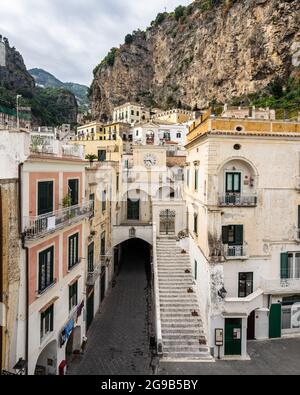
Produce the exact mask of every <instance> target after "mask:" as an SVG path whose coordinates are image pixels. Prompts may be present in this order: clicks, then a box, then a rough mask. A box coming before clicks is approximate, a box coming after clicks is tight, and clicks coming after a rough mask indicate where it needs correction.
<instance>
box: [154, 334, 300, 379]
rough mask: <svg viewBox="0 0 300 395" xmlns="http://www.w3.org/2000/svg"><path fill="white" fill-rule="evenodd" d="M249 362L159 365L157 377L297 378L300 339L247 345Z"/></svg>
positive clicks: (299, 360) (299, 370) (299, 368)
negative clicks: (266, 376) (237, 376)
mask: <svg viewBox="0 0 300 395" xmlns="http://www.w3.org/2000/svg"><path fill="white" fill-rule="evenodd" d="M248 354H249V356H250V357H251V361H217V362H216V363H201V364H195V363H167V362H166V363H165V362H161V363H160V368H159V370H158V374H159V375H299V374H300V338H293V339H279V340H270V341H257V342H249V345H248Z"/></svg>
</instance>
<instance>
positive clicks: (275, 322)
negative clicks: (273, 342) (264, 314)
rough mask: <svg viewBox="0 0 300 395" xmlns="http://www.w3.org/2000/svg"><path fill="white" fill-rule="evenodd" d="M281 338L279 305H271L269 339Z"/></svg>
mask: <svg viewBox="0 0 300 395" xmlns="http://www.w3.org/2000/svg"><path fill="white" fill-rule="evenodd" d="M280 337H281V304H279V303H276V304H272V306H271V309H270V315H269V338H270V339H277V338H280Z"/></svg>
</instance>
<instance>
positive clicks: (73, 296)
mask: <svg viewBox="0 0 300 395" xmlns="http://www.w3.org/2000/svg"><path fill="white" fill-rule="evenodd" d="M77 305H78V281H76V283H74V284H73V285H70V286H69V311H72V310H73V309H74V308H75V307H76V306H77Z"/></svg>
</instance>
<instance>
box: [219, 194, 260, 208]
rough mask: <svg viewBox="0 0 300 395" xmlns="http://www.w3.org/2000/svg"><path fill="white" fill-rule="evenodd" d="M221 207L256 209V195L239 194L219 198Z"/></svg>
mask: <svg viewBox="0 0 300 395" xmlns="http://www.w3.org/2000/svg"><path fill="white" fill-rule="evenodd" d="M219 206H221V207H256V206H257V195H242V194H240V193H237V194H235V193H233V194H231V193H230V194H226V195H221V196H219Z"/></svg>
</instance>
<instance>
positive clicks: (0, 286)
mask: <svg viewBox="0 0 300 395" xmlns="http://www.w3.org/2000/svg"><path fill="white" fill-rule="evenodd" d="M2 235H3V226H2V189H1V187H0V303H3V284H2V281H3V246H2ZM0 331H1V334H0V371H1V370H2V352H3V350H2V342H3V338H2V334H3V328H2V327H0Z"/></svg>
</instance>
